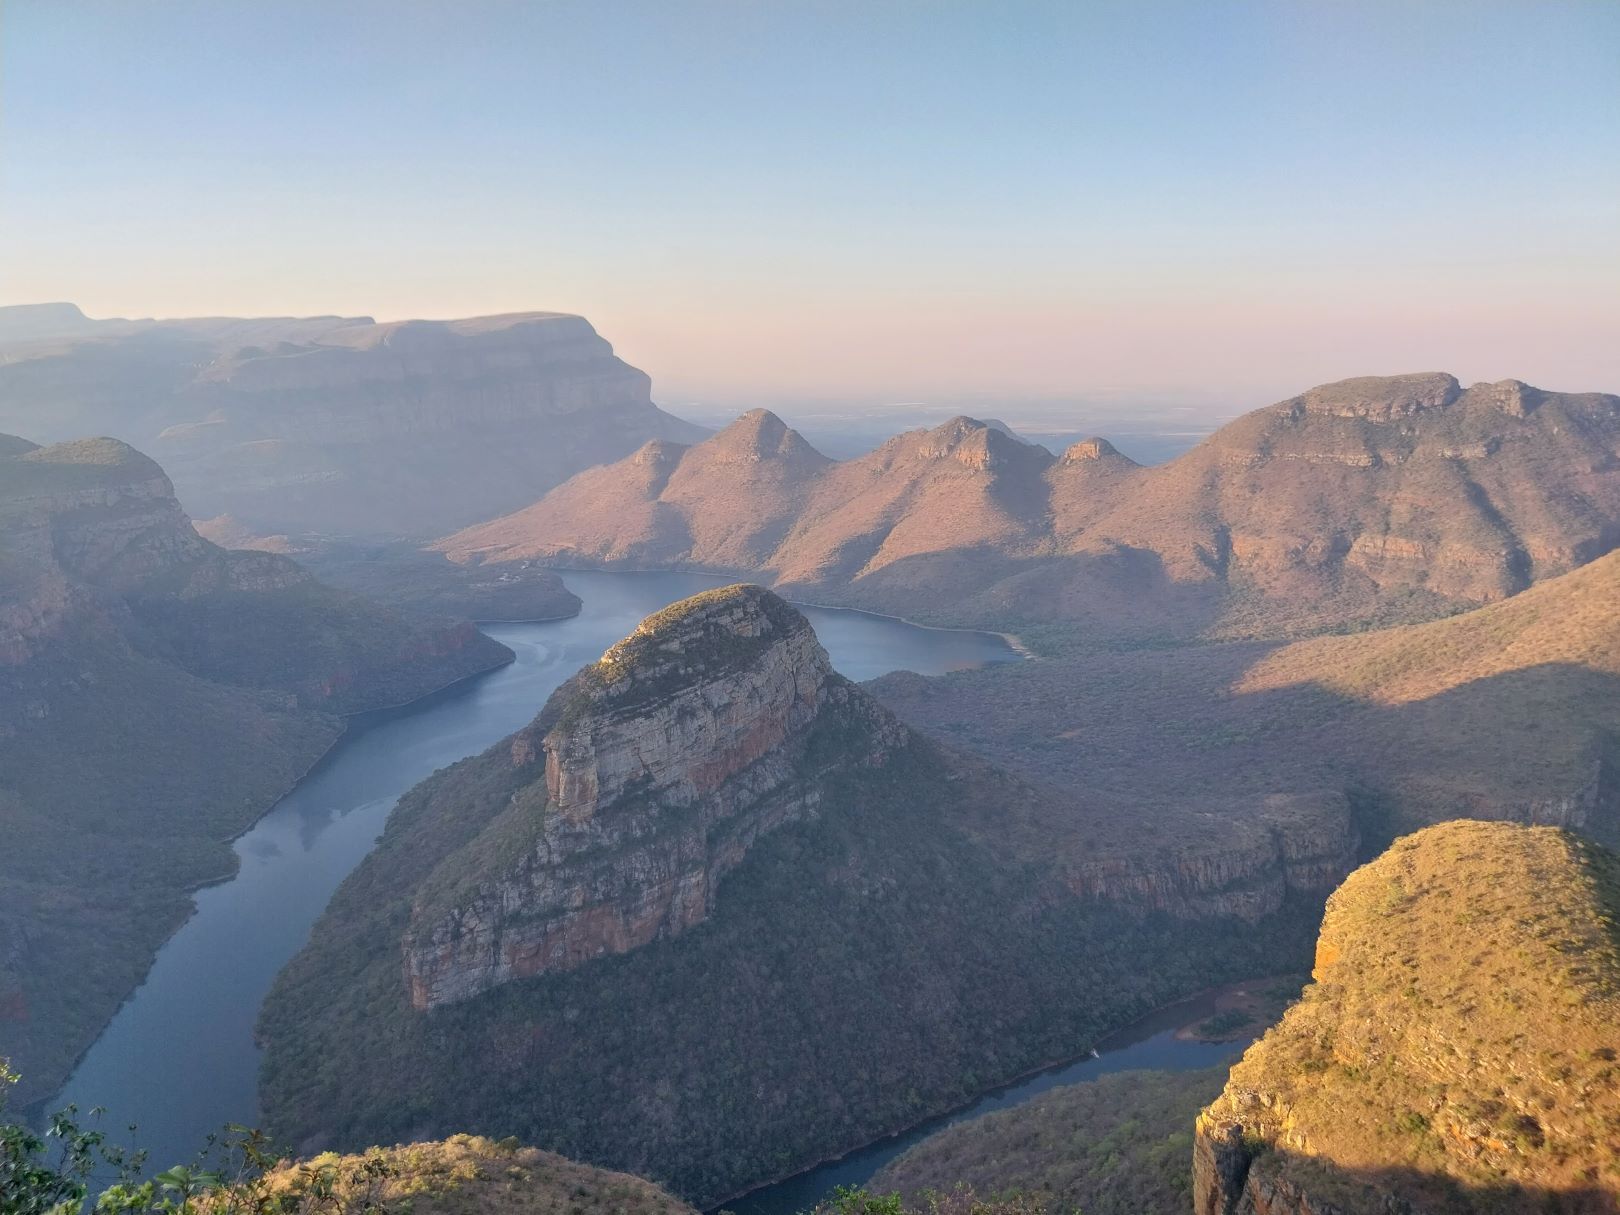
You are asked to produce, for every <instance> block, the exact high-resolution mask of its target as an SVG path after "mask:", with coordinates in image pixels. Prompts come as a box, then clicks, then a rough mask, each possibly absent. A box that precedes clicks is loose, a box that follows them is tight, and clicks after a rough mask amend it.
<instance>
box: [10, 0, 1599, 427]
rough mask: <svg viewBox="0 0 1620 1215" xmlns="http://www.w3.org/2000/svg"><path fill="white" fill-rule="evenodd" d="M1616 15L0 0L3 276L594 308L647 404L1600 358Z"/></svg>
mask: <svg viewBox="0 0 1620 1215" xmlns="http://www.w3.org/2000/svg"><path fill="white" fill-rule="evenodd" d="M1617 48H1620V6H1598V5H1592V4H1581V3H1564V4H1558V3H1554V4H1534V5H1531V4H1526V5H1496V6H1489V8H1488V10H1486V9H1481V7H1480V6H1478V5H1472V4H1462V3H1448V2H1437V3H1432V4H1425V5H1422V6H1412V5H1396V4H1366V5H1359V6H1355V7H1354V8H1351V7H1348V6H1346V7H1342V8H1340V7H1334V8H1329V7H1327V6H1315V5H1298V4H1280V3H1278V4H1270V3H1253V4H1246V5H1239V6H1222V7H1221V8H1219V9H1214V8H1210V7H1209V6H1204V5H1194V4H1186V3H1175V4H1169V3H1161V4H1145V5H1112V4H1097V5H1088V6H1068V5H1047V4H1022V5H1014V6H1010V7H1007V8H1004V9H997V10H994V11H992V10H990V9H988V8H979V7H975V6H963V5H921V4H895V5H890V6H884V7H882V8H877V9H872V8H866V7H860V6H854V5H836V4H783V5H770V6H753V5H744V4H732V3H704V2H694V3H688V4H681V5H664V4H626V5H620V6H612V8H611V9H610V10H609V9H605V8H601V7H597V6H590V5H583V4H556V5H548V6H544V7H534V6H519V5H513V4H503V3H474V4H468V5H461V6H454V7H451V6H440V5H426V4H418V5H399V4H392V3H381V2H380V0H357V2H355V3H352V4H346V5H343V6H323V5H316V4H310V3H286V4H282V5H278V6H273V7H271V6H265V7H263V8H258V9H249V8H248V7H246V6H220V5H210V4H205V3H199V2H196V0H183V2H177V3H172V4H166V5H163V6H160V7H140V8H137V7H134V6H128V5H122V4H117V3H105V2H98V0H90V2H86V3H82V4H76V5H72V6H66V5H60V4H48V3H42V2H40V0H12V3H10V4H8V5H7V6H6V7H5V9H4V11H3V14H0V147H3V148H4V150H5V153H4V158H3V165H0V173H3V174H4V176H3V178H0V224H3V227H4V230H5V231H6V232H7V233H8V235H10V236H11V239H9V240H7V241H5V242H3V244H0V303H3V304H20V303H34V302H42V301H46V300H71V301H73V302H74V303H77V304H78V305H80V306H81V307H83V308H84V310H85V311H86V312H87V313H88V314H90V315H92V316H183V315H192V316H196V315H210V314H212V315H281V314H295V315H298V314H303V315H307V314H325V313H342V314H366V315H372V316H376V317H378V318H379V319H394V318H402V317H415V316H421V317H451V316H465V315H479V314H489V313H497V312H506V311H520V310H530V309H544V310H556V311H566V312H576V313H579V314H581V315H584V316H586V317H587V318H588V319H589V320H590V321H591V322H592V323H593V324H594V325H595V326H596V327H597V329H598V330H599V331H600V332H601V333H602V334H603V335H604V336H605V337H607V338H608V339H609V340H610V341H611V342H613V344H614V346H615V348H616V350H617V351H618V353H619V354H620V355H621V356H622V357H623V358H625V359H626V360H627V361H628V362H630V363H632V364H634V365H636V366H638V367H640V368H642V369H644V370H645V371H647V372H648V373H649V374H650V375H651V376H652V377H653V381H654V385H655V391H656V393H657V396H658V398H659V399H660V400H661V401H663V402H665V403H667V404H668V405H669V406H670V407H671V408H673V409H675V410H677V411H679V410H680V409H681V408H683V403H686V407H688V408H692V407H698V408H711V409H724V408H730V407H746V406H748V405H752V404H767V405H771V406H772V407H773V408H775V407H779V406H780V405H781V404H782V403H784V402H801V403H802V402H817V401H819V402H828V403H831V404H832V405H833V406H836V405H839V404H844V405H849V404H855V405H859V404H860V403H862V402H869V403H872V404H873V405H874V406H875V405H876V404H878V403H893V402H908V401H914V400H924V401H930V402H931V401H936V400H942V399H946V398H948V399H951V400H956V399H963V398H985V399H987V400H988V401H990V402H991V403H992V404H993V403H994V402H996V401H1001V402H1013V403H1016V402H1034V401H1054V400H1055V401H1078V402H1084V401H1094V400H1099V399H1103V400H1119V401H1122V402H1126V403H1128V404H1131V405H1132V406H1133V407H1135V406H1137V405H1140V403H1141V402H1142V401H1144V400H1147V399H1151V398H1160V399H1163V400H1165V401H1170V402H1182V403H1188V404H1197V405H1199V406H1200V407H1201V408H1204V409H1206V410H1207V411H1209V412H1210V413H1211V414H1212V415H1213V414H1214V413H1218V412H1220V411H1223V410H1224V411H1227V412H1231V411H1234V410H1235V411H1241V410H1242V409H1245V408H1252V407H1254V406H1257V405H1261V404H1265V403H1268V402H1270V401H1272V400H1276V399H1280V398H1282V397H1284V396H1287V395H1290V394H1291V393H1293V392H1297V391H1299V390H1300V389H1302V388H1304V387H1307V386H1309V385H1311V384H1315V383H1320V382H1324V381H1328V380H1333V379H1338V378H1342V377H1345V376H1350V375H1358V374H1387V373H1396V372H1408V371H1422V370H1445V371H1450V372H1452V373H1454V374H1456V375H1457V376H1459V378H1461V379H1463V380H1464V381H1465V382H1470V381H1475V380H1495V379H1501V378H1505V377H1509V376H1512V377H1517V378H1521V379H1525V380H1529V381H1531V382H1535V383H1538V384H1542V385H1544V386H1546V387H1549V388H1554V389H1560V390H1566V391H1580V390H1614V389H1616V388H1620V341H1616V340H1615V339H1616V336H1617V334H1620V292H1616V291H1615V289H1614V286H1613V284H1614V282H1615V280H1616V277H1617V275H1620V74H1616V73H1614V72H1613V71H1612V65H1613V62H1614V55H1615V52H1616V50H1617Z"/></svg>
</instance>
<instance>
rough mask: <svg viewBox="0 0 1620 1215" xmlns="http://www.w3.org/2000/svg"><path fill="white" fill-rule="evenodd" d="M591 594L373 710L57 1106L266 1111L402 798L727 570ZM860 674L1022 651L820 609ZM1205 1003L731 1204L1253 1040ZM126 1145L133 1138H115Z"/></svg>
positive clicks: (296, 794)
mask: <svg viewBox="0 0 1620 1215" xmlns="http://www.w3.org/2000/svg"><path fill="white" fill-rule="evenodd" d="M565 579H566V581H567V583H568V585H569V587H570V588H571V589H572V590H573V591H574V592H575V593H576V594H578V595H579V596H580V598H581V599H583V600H584V609H583V610H582V611H581V612H580V614H579V615H578V616H576V617H574V618H573V619H570V620H560V621H549V622H543V623H529V624H490V625H486V626H484V627H485V631H486V632H488V633H489V634H490V636H492V637H495V638H496V639H498V640H500V641H502V642H505V643H506V645H508V646H510V647H511V648H512V650H513V651H515V652H516V654H517V660H516V661H515V662H513V663H512V664H511V665H509V666H506V667H503V668H501V669H500V670H497V671H492V672H489V673H488V674H485V675H482V676H479V677H477V678H474V679H471V680H468V681H466V682H464V683H462V684H459V685H457V686H456V687H454V688H450V689H447V690H446V691H444V692H441V693H438V694H437V695H434V696H431V697H428V698H427V699H425V700H421V701H418V702H416V703H415V704H412V705H408V706H406V707H405V708H402V709H395V710H390V711H387V712H382V713H374V714H368V715H366V716H363V717H360V718H356V719H355V720H354V721H353V722H352V723H351V726H350V729H349V731H348V733H347V734H345V736H344V737H343V739H342V740H341V741H340V742H339V743H338V745H337V746H336V747H334V748H333V750H332V752H331V753H330V754H329V755H328V756H327V757H326V758H325V759H324V760H323V761H322V762H321V763H320V764H319V765H318V766H317V767H316V768H315V770H314V771H312V772H311V773H310V774H309V775H308V776H306V777H305V778H304V780H303V781H302V782H300V783H299V785H298V786H297V787H296V788H295V789H293V790H292V792H290V793H289V794H288V795H287V796H286V797H284V798H282V800H281V801H280V802H279V803H277V804H276V806H275V807H274V808H273V809H272V810H271V811H270V812H269V813H268V814H266V815H265V816H264V818H262V819H261V820H260V821H259V822H258V823H257V824H256V825H255V826H254V827H253V828H252V829H251V830H250V831H248V832H247V833H246V834H245V835H243V836H242V837H241V839H239V840H238V841H237V843H236V852H237V854H238V856H239V857H240V858H241V867H240V869H239V871H238V873H237V875H236V876H235V877H233V878H231V879H230V880H229V881H226V882H222V883H220V884H219V885H217V886H211V887H209V888H207V889H205V890H202V891H199V892H198V893H197V895H196V896H195V897H196V905H197V910H196V914H195V915H193V916H192V917H191V918H190V919H189V920H188V921H187V922H186V923H185V924H184V925H183V926H182V927H181V928H180V930H179V931H178V932H176V933H175V935H174V936H173V937H172V938H171V939H170V940H169V941H168V943H167V944H165V945H164V946H163V948H162V950H161V951H159V953H158V955H157V960H156V962H155V963H154V965H153V967H152V970H151V972H150V973H149V974H148V976H147V978H146V981H145V983H143V984H142V985H141V987H140V988H139V989H138V990H137V991H136V992H135V994H134V995H133V996H132V997H131V998H130V999H129V1000H128V1001H127V1002H126V1003H125V1004H124V1006H123V1007H122V1008H121V1009H120V1010H119V1012H118V1014H117V1016H116V1017H115V1018H114V1019H113V1021H112V1023H111V1024H110V1025H109V1026H108V1027H107V1029H106V1031H105V1032H104V1033H103V1034H102V1035H101V1037H100V1038H99V1039H98V1040H97V1041H96V1043H95V1045H94V1046H93V1047H91V1049H90V1051H89V1052H88V1053H87V1054H86V1055H85V1057H84V1059H83V1060H81V1062H80V1064H79V1066H78V1068H77V1070H76V1071H75V1072H74V1073H73V1076H72V1077H71V1078H70V1079H69V1081H68V1083H67V1084H66V1086H65V1087H64V1088H63V1090H62V1091H61V1093H60V1094H58V1096H57V1097H56V1099H55V1101H54V1103H53V1104H51V1105H50V1106H48V1108H50V1109H57V1108H60V1107H61V1106H63V1105H65V1104H67V1103H69V1102H73V1103H76V1104H77V1105H78V1106H79V1108H80V1109H81V1110H87V1109H89V1108H91V1107H94V1106H101V1107H104V1108H105V1110H106V1113H105V1115H104V1116H103V1121H102V1123H101V1126H102V1128H103V1129H106V1130H108V1131H109V1132H116V1131H118V1130H119V1129H120V1128H123V1127H126V1126H129V1125H131V1124H134V1125H135V1126H137V1127H138V1131H137V1132H136V1133H135V1134H134V1136H133V1143H134V1144H135V1145H136V1146H139V1147H141V1148H144V1149H146V1150H147V1151H148V1152H149V1153H150V1156H151V1159H152V1161H153V1162H154V1163H155V1164H157V1165H159V1166H160V1167H161V1166H165V1165H167V1164H169V1163H172V1162H176V1161H184V1160H189V1159H190V1158H191V1157H192V1156H193V1155H195V1154H196V1152H197V1151H198V1150H199V1148H200V1147H201V1146H202V1145H203V1144H204V1142H205V1140H206V1137H207V1136H208V1135H209V1134H211V1133H215V1132H218V1131H219V1130H220V1129H221V1128H222V1127H223V1126H225V1125H226V1124H227V1123H239V1124H244V1125H252V1124H254V1123H255V1122H256V1121H257V1092H256V1089H257V1077H258V1069H259V1050H258V1048H257V1046H256V1045H255V1044H254V1041H253V1024H254V1021H255V1019H256V1018H257V1016H258V1011H259V1005H260V1003H261V1002H262V1001H263V999H264V996H265V993H266V992H267V991H268V990H269V987H270V984H271V981H272V980H273V979H274V978H275V975H276V973H277V971H279V970H280V969H281V967H282V966H283V965H285V964H286V962H287V961H288V960H289V959H290V958H291V957H292V956H293V954H295V953H296V952H297V951H298V949H299V948H300V947H301V946H302V945H303V943H304V941H305V940H306V939H307V938H308V936H309V930H310V927H311V925H313V924H314V922H315V919H316V917H317V916H318V915H320V913H321V911H322V909H323V908H324V907H325V906H326V903H327V900H328V899H329V898H330V897H331V895H332V892H333V890H335V889H336V888H337V885H338V883H339V882H341V881H342V880H343V879H344V877H345V876H347V875H348V873H349V872H350V871H351V870H352V869H353V868H354V867H355V866H356V865H358V864H359V863H360V861H361V860H362V859H363V858H364V857H365V855H366V853H368V852H369V851H370V850H371V848H372V845H373V844H374V843H375V842H376V840H377V836H378V835H379V833H380V832H381V831H382V828H383V824H384V822H385V821H386V819H387V817H388V813H389V811H390V810H391V809H392V808H393V806H394V803H395V802H396V801H397V800H398V798H399V797H400V795H401V794H402V793H404V792H405V791H406V790H407V789H409V788H411V787H412V786H413V785H415V784H416V783H417V782H418V781H420V780H421V779H422V778H423V777H425V776H427V775H429V774H430V773H432V772H433V771H434V770H435V769H437V768H441V767H443V766H445V765H446V764H450V763H454V762H455V761H456V760H458V759H461V758H463V757H465V756H468V755H472V754H476V753H477V752H479V751H482V750H483V749H484V748H485V747H488V746H489V745H490V744H491V743H494V742H496V741H497V740H499V739H501V738H503V737H505V736H506V735H507V734H510V733H511V732H512V731H514V730H516V729H518V728H519V727H521V726H523V725H525V724H527V723H528V722H529V720H530V719H531V718H532V717H533V716H534V715H535V713H536V712H538V711H539V709H540V706H541V705H542V704H543V703H544V702H545V699H546V697H547V696H549V695H550V694H551V692H552V690H553V689H554V688H556V687H557V685H558V684H560V683H561V682H562V681H563V680H564V679H566V678H567V677H568V676H569V675H571V674H573V672H574V671H576V670H578V669H579V668H580V667H581V666H583V665H584V664H585V663H587V662H591V661H593V660H595V659H596V658H597V657H598V656H599V655H600V654H601V653H602V651H603V650H605V649H606V648H607V647H608V646H609V645H611V644H613V643H614V642H615V641H617V640H619V639H620V638H621V637H623V636H625V635H626V634H627V633H629V632H630V631H631V630H632V629H634V628H635V626H636V625H637V624H638V623H639V622H640V621H641V620H642V618H643V617H645V616H647V615H649V614H650V613H652V612H654V611H657V610H658V609H659V608H661V607H663V606H665V605H666V604H669V603H673V602H675V601H676V600H678V599H682V598H684V597H686V596H687V595H690V594H693V593H695V592H697V591H700V590H703V589H705V588H706V587H709V586H713V585H715V584H716V583H717V582H719V581H723V580H720V579H715V578H710V577H706V576H703V575H695V574H691V575H689V574H607V573H573V572H570V573H568V574H566V575H565ZM803 610H804V612H805V614H806V615H807V616H808V617H809V618H810V621H811V623H812V624H813V625H814V626H815V629H816V633H817V635H818V636H819V637H820V638H821V641H822V644H823V645H825V646H826V648H827V651H828V653H829V654H830V655H831V657H832V661H833V665H834V666H835V667H836V668H837V669H838V670H839V671H840V672H842V673H843V674H845V675H847V676H849V677H850V678H852V679H857V680H859V679H870V678H873V677H875V676H877V675H881V674H883V673H885V672H887V671H893V670H911V671H917V672H921V673H923V674H938V673H943V672H945V671H951V670H958V669H962V668H966V667H977V666H983V665H985V664H988V663H995V662H1007V661H1012V660H1015V658H1016V655H1015V654H1014V653H1013V651H1012V650H1011V649H1010V648H1009V646H1008V644H1007V642H1006V641H1005V640H1003V639H1002V638H1000V637H998V636H996V635H994V634H989V633H974V632H962V631H954V630H944V629H928V628H922V627H920V626H917V625H912V624H908V623H906V622H904V621H901V620H896V619H893V618H891V617H885V616H875V615H870V614H868V613H864V612H855V611H846V610H841V609H833V608H815V607H806V608H804V609H803ZM1198 1015H1202V1014H1201V1012H1200V1010H1199V1009H1198V1007H1197V1006H1196V1005H1192V1006H1180V1007H1178V1008H1177V1009H1174V1010H1167V1011H1166V1012H1165V1013H1163V1014H1160V1015H1158V1016H1157V1017H1156V1019H1150V1020H1149V1021H1146V1022H1143V1023H1142V1024H1141V1025H1139V1026H1137V1027H1134V1028H1133V1029H1131V1030H1127V1031H1125V1032H1124V1033H1122V1034H1118V1035H1115V1036H1114V1038H1112V1039H1110V1040H1108V1041H1106V1042H1104V1043H1102V1044H1101V1045H1100V1047H1099V1053H1098V1055H1097V1056H1096V1057H1092V1058H1087V1059H1085V1060H1082V1061H1081V1062H1079V1063H1075V1064H1071V1065H1069V1066H1066V1067H1062V1068H1056V1069H1053V1070H1051V1071H1048V1072H1044V1073H1042V1074H1040V1075H1038V1076H1034V1077H1032V1078H1029V1079H1026V1080H1024V1081H1022V1082H1021V1083H1018V1084H1015V1085H1011V1086H1009V1087H1007V1088H1004V1089H1001V1090H998V1091H996V1092H993V1093H990V1094H988V1095H986V1096H984V1097H982V1098H981V1099H980V1100H979V1101H978V1102H976V1103H975V1104H974V1105H972V1106H971V1107H969V1108H967V1109H965V1110H962V1111H959V1112H958V1113H956V1114H953V1115H949V1116H947V1117H945V1118H941V1119H936V1120H934V1121H933V1122H930V1123H926V1124H924V1125H923V1126H920V1127H917V1128H915V1129H914V1130H912V1131H909V1132H907V1133H905V1134H903V1135H899V1136H896V1137H894V1138H891V1139H886V1140H883V1141H881V1142H879V1143H875V1144H872V1145H870V1146H868V1147H866V1148H862V1149H860V1150H859V1151H856V1152H853V1153H851V1154H850V1155H848V1156H846V1157H844V1158H842V1159H840V1160H837V1161H833V1162H830V1163H828V1164H824V1165H821V1166H819V1167H817V1168H814V1169H811V1170H809V1171H807V1172H804V1173H801V1174H799V1175H798V1176H795V1177H791V1178H789V1179H787V1180H786V1181H783V1182H780V1183H777V1184H775V1185H771V1186H767V1187H764V1188H762V1189H760V1190H756V1191H755V1192H753V1193H751V1194H748V1195H746V1196H744V1197H742V1198H740V1199H737V1200H735V1201H733V1202H730V1203H728V1204H727V1206H728V1207H729V1208H730V1209H732V1210H735V1211H736V1212H738V1215H791V1213H792V1212H795V1211H801V1210H805V1209H807V1208H808V1207H810V1206H812V1205H813V1204H814V1203H815V1202H816V1201H817V1200H818V1199H819V1198H821V1197H823V1196H825V1195H827V1194H828V1193H830V1192H831V1190H832V1189H833V1187H835V1186H838V1185H858V1184H860V1183H862V1182H864V1181H866V1180H868V1179H869V1178H870V1177H871V1176H872V1174H873V1173H874V1172H876V1171H877V1170H878V1169H879V1168H880V1167H882V1166H883V1165H884V1164H885V1163H887V1162H888V1161H889V1160H891V1159H892V1158H894V1157H895V1156H897V1155H899V1154H900V1152H902V1151H904V1150H905V1149H906V1148H907V1147H909V1146H910V1145H911V1144H913V1143H915V1142H917V1141H918V1140H919V1139H921V1138H922V1137H923V1136H924V1135H926V1134H928V1133H930V1132H932V1131H934V1130H937V1129H938V1128H939V1127H940V1126H942V1125H945V1124H946V1123H948V1122H952V1121H956V1120H958V1119H960V1118H964V1117H971V1116H972V1115H974V1114H978V1113H983V1112H985V1111H986V1110H990V1109H997V1108H1001V1107H1003V1106H1007V1105H1012V1104H1015V1103H1016V1102H1018V1101H1021V1100H1024V1099H1025V1098H1027V1097H1029V1096H1031V1095H1033V1094H1035V1093H1038V1092H1041V1091H1043V1090H1045V1089H1047V1088H1050V1087H1052V1086H1053V1085H1055V1084H1062V1083H1069V1082H1072V1081H1074V1080H1079V1079H1085V1078H1089V1077H1091V1076H1094V1075H1098V1074H1101V1073H1102V1072H1106V1071H1115V1070H1119V1069H1121V1068H1126V1067H1171V1068H1190V1067H1204V1066H1210V1065H1212V1064H1214V1063H1217V1062H1222V1061H1224V1060H1227V1059H1229V1058H1231V1057H1232V1056H1233V1055H1234V1054H1235V1053H1236V1051H1237V1050H1238V1049H1240V1048H1239V1047H1235V1046H1232V1045H1210V1044H1205V1043H1200V1042H1193V1041H1185V1040H1182V1039H1178V1038H1177V1037H1176V1036H1175V1033H1174V1030H1175V1028H1176V1027H1177V1026H1179V1025H1182V1024H1185V1023H1186V1022H1187V1021H1188V1020H1190V1019H1192V1018H1193V1017H1195V1016H1198ZM111 1137H113V1138H114V1139H123V1140H124V1141H126V1142H129V1141H130V1139H129V1137H126V1136H124V1135H122V1134H118V1133H114V1134H112V1136H111Z"/></svg>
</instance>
